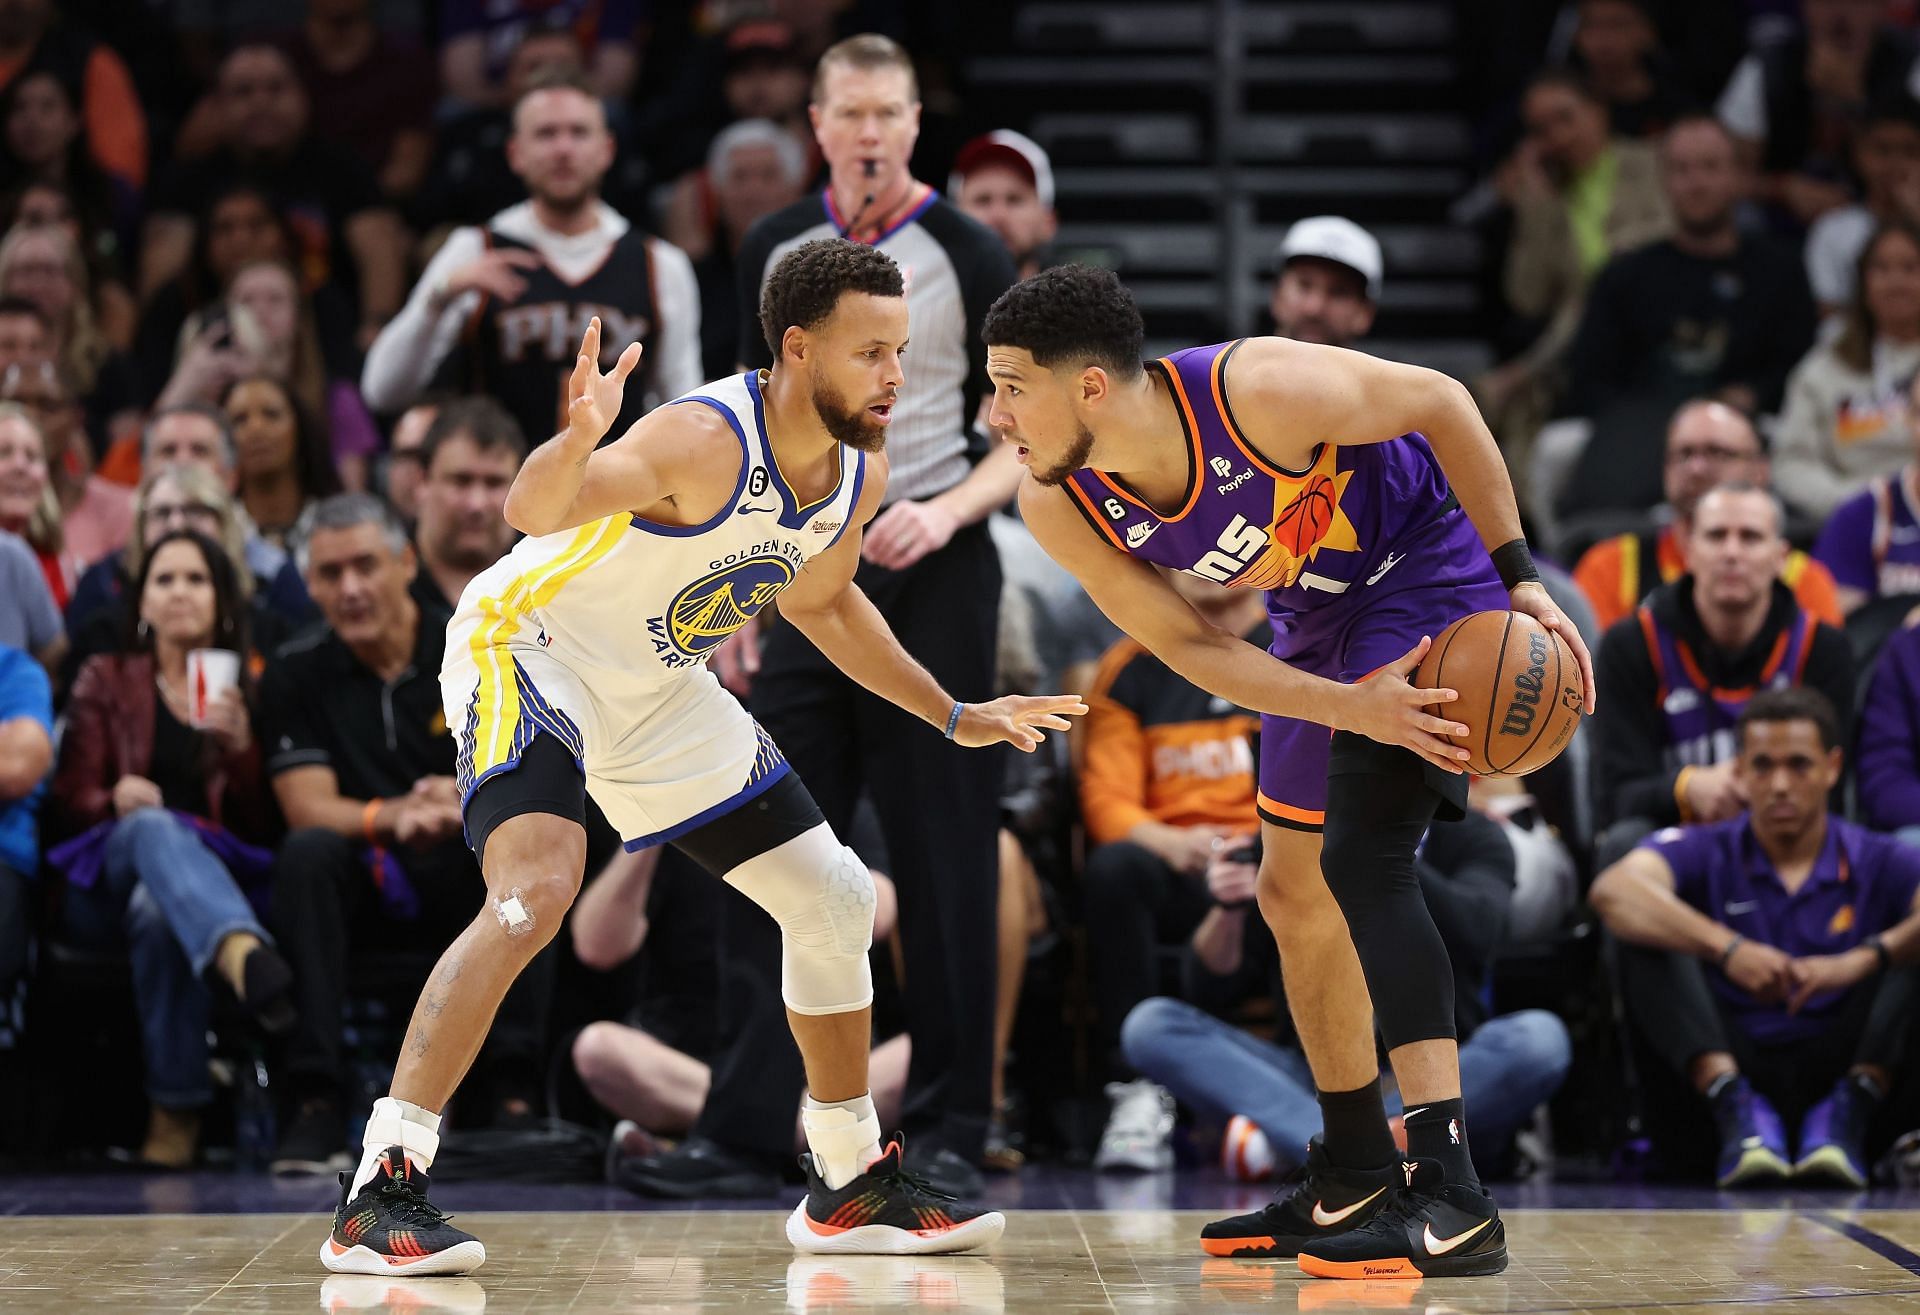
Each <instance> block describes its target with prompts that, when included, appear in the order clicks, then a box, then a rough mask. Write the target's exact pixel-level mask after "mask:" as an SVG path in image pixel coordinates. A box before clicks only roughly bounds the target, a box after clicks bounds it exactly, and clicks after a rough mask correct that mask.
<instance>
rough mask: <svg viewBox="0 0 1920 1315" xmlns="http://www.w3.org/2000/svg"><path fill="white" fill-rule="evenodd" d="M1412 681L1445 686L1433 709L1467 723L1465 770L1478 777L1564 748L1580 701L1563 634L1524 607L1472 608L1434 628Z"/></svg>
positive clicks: (1534, 764) (1526, 767) (1540, 761)
mask: <svg viewBox="0 0 1920 1315" xmlns="http://www.w3.org/2000/svg"><path fill="white" fill-rule="evenodd" d="M1413 683H1414V684H1415V685H1416V686H1418V687H1419V688H1421V689H1453V690H1458V691H1459V692H1460V697H1459V698H1458V699H1457V700H1456V701H1454V702H1453V703H1442V704H1436V705H1434V709H1433V710H1434V712H1436V713H1437V714H1438V715H1440V716H1442V717H1449V718H1451V719H1453V720H1454V721H1457V722H1459V723H1460V724H1462V725H1463V726H1466V727H1468V728H1469V729H1470V730H1471V732H1472V734H1470V735H1468V736H1466V737H1465V739H1461V738H1460V737H1457V736H1445V737H1442V738H1445V739H1449V740H1451V741H1452V742H1453V743H1455V744H1458V745H1460V746H1461V747H1462V748H1464V749H1466V751H1467V755H1468V756H1467V770H1468V771H1471V772H1473V773H1475V774H1476V775H1479V776H1525V775H1526V774H1527V773H1528V772H1537V771H1539V770H1540V769H1541V768H1542V767H1545V766H1546V765H1547V764H1548V763H1550V762H1552V761H1553V760H1554V759H1555V758H1558V757H1559V756H1560V752H1561V750H1563V749H1565V748H1566V747H1567V744H1568V742H1569V741H1570V740H1572V739H1573V730H1574V727H1576V726H1578V725H1579V724H1580V714H1581V712H1582V708H1583V700H1582V693H1581V689H1580V667H1579V664H1578V663H1577V662H1575V661H1574V657H1573V650H1572V649H1570V648H1568V647H1567V641H1566V640H1564V639H1562V638H1560V636H1558V635H1556V634H1554V633H1553V632H1552V631H1551V630H1549V629H1547V628H1546V627H1545V626H1543V625H1541V624H1540V622H1539V621H1537V620H1535V619H1534V618H1533V617H1531V616H1528V615H1527V614H1526V613H1525V612H1475V613H1474V614H1473V615H1471V616H1463V617H1461V618H1460V619H1459V620H1458V621H1455V622H1454V623H1453V624H1452V625H1450V626H1448V627H1447V628H1446V629H1445V630H1443V631H1441V632H1440V633H1439V635H1437V636H1435V638H1434V641H1433V647H1432V648H1430V649H1428V650H1427V656H1426V658H1425V659H1424V660H1423V661H1422V662H1421V663H1420V669H1419V670H1418V671H1416V672H1415V673H1414V676H1413Z"/></svg>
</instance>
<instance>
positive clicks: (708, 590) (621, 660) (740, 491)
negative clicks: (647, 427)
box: [450, 373, 866, 692]
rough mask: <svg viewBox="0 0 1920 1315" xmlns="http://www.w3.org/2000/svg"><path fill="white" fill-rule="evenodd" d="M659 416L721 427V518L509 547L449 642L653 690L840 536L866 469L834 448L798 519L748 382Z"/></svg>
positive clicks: (478, 583) (752, 378) (632, 519)
mask: <svg viewBox="0 0 1920 1315" xmlns="http://www.w3.org/2000/svg"><path fill="white" fill-rule="evenodd" d="M669 405H671V406H709V407H712V408H713V409H714V410H715V411H718V412H719V413H720V414H721V415H722V416H724V417H725V418H726V420H727V423H728V424H729V425H731V426H732V427H733V432H734V434H735V435H736V436H738V438H739V440H740V447H741V457H742V459H741V463H740V477H739V480H738V481H737V482H736V484H735V487H734V490H733V495H732V496H731V497H730V498H728V499H727V502H726V505H725V506H723V507H722V508H721V509H720V511H719V512H718V513H717V514H716V515H715V516H714V517H713V518H712V519H711V520H709V521H707V522H705V523H704V524H701V525H686V526H681V525H662V524H657V523H655V522H653V521H648V520H643V519H642V518H641V517H639V516H635V515H631V514H628V513H626V512H622V513H620V514H619V515H617V516H609V517H607V518H605V519H603V520H598V521H594V522H592V523H590V524H587V525H582V526H580V527H578V528H577V529H572V530H564V531H561V532H560V533H557V534H543V535H539V536H537V537H530V538H527V539H523V540H521V541H520V543H518V544H517V545H515V547H514V548H513V550H512V551H511V552H509V553H508V554H507V555H506V556H505V557H503V558H501V559H500V560H499V561H498V562H497V563H495V564H494V565H493V566H491V567H489V568H488V569H487V570H485V571H483V572H482V573H481V574H480V575H478V576H476V577H475V578H474V580H473V582H472V583H471V584H469V585H468V586H467V589H466V592H465V593H464V594H463V595H462V596H461V599H460V606H459V608H458V609H457V611H456V613H455V616H454V619H453V624H452V626H451V627H450V633H451V634H453V635H458V636H459V637H460V638H461V639H463V640H464V641H465V642H466V643H467V644H468V645H469V646H470V647H471V648H472V649H473V650H474V653H473V655H474V657H475V658H480V657H481V656H482V654H483V651H484V650H485V649H487V648H495V647H500V646H508V647H520V646H524V645H528V644H532V645H537V646H538V647H539V648H540V649H542V650H543V651H544V652H545V654H546V656H548V657H550V658H552V659H553V660H556V661H558V662H561V663H563V664H565V665H566V666H568V667H571V668H573V669H574V670H575V671H576V672H578V673H580V674H581V675H582V676H585V677H587V678H589V680H590V679H591V677H592V675H593V673H594V672H595V671H596V670H597V671H604V672H607V673H609V674H610V675H612V674H614V673H617V674H618V677H619V679H617V680H615V681H613V682H611V684H613V686H614V687H615V688H631V687H632V684H633V683H634V682H635V681H636V680H637V681H638V683H640V684H658V683H662V682H665V681H667V680H669V679H670V678H671V677H672V676H673V675H674V674H675V673H681V672H686V671H688V670H690V669H692V668H696V667H699V666H701V665H702V664H703V663H704V662H705V661H706V658H707V655H708V654H709V653H711V652H712V651H713V650H714V648H715V647H717V646H718V645H719V643H720V642H721V641H722V640H723V639H725V638H726V637H727V636H728V635H731V634H732V633H733V632H734V631H736V630H738V629H739V628H740V627H741V626H743V625H745V624H746V623H747V622H748V621H749V620H750V619H752V617H753V616H754V615H755V614H757V613H758V612H759V611H760V610H761V609H762V608H764V607H765V606H766V605H767V604H768V603H770V602H772V601H773V599H774V597H775V596H776V595H778V594H779V592H780V591H781V590H782V589H784V588H786V586H787V585H789V584H791V583H792V582H793V578H794V576H795V575H796V574H797V573H798V572H799V571H800V569H801V567H803V566H805V565H806V563H807V561H808V560H809V559H811V558H813V557H816V556H818V555H819V554H820V553H823V552H825V551H826V550H827V549H828V548H831V547H832V546H833V545H834V544H835V543H836V542H838V541H839V538H840V536H841V535H842V534H844V533H846V529H847V522H848V521H849V520H851V519H852V517H853V509H854V507H855V505H856V504H858V502H859V500H860V488H861V484H862V482H863V481H864V479H865V476H866V455H865V454H864V453H862V452H858V451H855V450H854V449H852V448H847V447H842V448H841V449H840V450H839V458H840V478H839V481H838V482H837V483H836V484H835V485H834V487H833V490H832V492H830V493H828V494H827V496H826V497H824V498H822V499H820V500H819V501H817V502H813V503H809V504H807V505H805V506H802V505H801V504H800V502H799V500H798V499H797V498H796V497H795V496H794V493H793V490H792V489H791V488H790V487H788V485H787V482H786V480H785V478H784V477H783V476H782V475H781V473H780V467H779V464H778V463H777V462H776V461H775V459H774V456H773V451H772V447H771V445H770V444H769V442H768V441H767V428H766V409H765V405H764V403H763V401H762V399H761V395H760V377H759V375H758V374H757V373H747V374H740V375H735V376H733V377H731V378H727V379H722V380H719V381H717V382H714V383H711V384H707V385H705V386H704V387H702V388H700V389H698V390H696V391H694V392H692V393H688V394H687V395H686V396H684V397H680V398H677V399H675V400H674V401H673V402H671V403H669ZM463 632H464V633H463ZM609 692H611V691H609Z"/></svg>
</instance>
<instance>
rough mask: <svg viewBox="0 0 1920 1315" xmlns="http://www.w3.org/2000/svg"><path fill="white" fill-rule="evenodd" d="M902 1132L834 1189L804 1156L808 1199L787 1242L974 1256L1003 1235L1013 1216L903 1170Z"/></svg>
mask: <svg viewBox="0 0 1920 1315" xmlns="http://www.w3.org/2000/svg"><path fill="white" fill-rule="evenodd" d="M901 1156H902V1145H901V1138H900V1137H899V1135H898V1134H896V1135H895V1136H894V1139H893V1140H892V1141H891V1142H890V1143H888V1145H887V1149H886V1152H885V1153H884V1154H883V1155H881V1157H880V1158H879V1159H877V1160H875V1161H874V1162H873V1163H872V1164H870V1165H868V1166H867V1170H866V1172H865V1173H863V1174H861V1175H860V1176H859V1177H857V1178H855V1179H854V1180H853V1181H852V1182H850V1183H848V1184H847V1185H846V1186H845V1187H842V1188H840V1189H839V1190H838V1191H834V1190H833V1189H831V1188H829V1187H828V1186H827V1184H826V1182H825V1181H824V1180H823V1179H822V1178H821V1177H820V1173H819V1171H818V1170H817V1169H816V1168H815V1167H814V1163H813V1156H812V1155H810V1154H809V1155H802V1156H801V1157H800V1167H801V1168H802V1169H804V1170H805V1171H806V1175H807V1199H806V1200H804V1201H802V1202H801V1203H800V1204H799V1205H797V1206H795V1207H794V1211H793V1214H792V1215H790V1216H789V1217H788V1218H787V1240H788V1241H789V1242H791V1243H793V1245H794V1247H795V1248H796V1249H798V1250H800V1251H811V1252H819V1253H826V1252H838V1253H843V1254H844V1253H859V1254H865V1255H881V1256H930V1255H940V1254H944V1253H946V1252H950V1251H971V1250H973V1249H974V1248H975V1247H983V1246H986V1245H987V1244H988V1243H990V1242H992V1241H994V1240H995V1239H996V1238H998V1237H999V1236H1000V1234H1001V1233H1002V1232H1003V1231H1005V1229H1006V1226H1007V1217H1006V1216H1005V1215H1003V1214H1001V1213H1000V1212H999V1211H997V1210H981V1209H977V1208H975V1207H973V1206H970V1205H962V1204H960V1202H959V1201H958V1200H957V1199H956V1198H954V1197H951V1196H948V1195H947V1194H946V1193H945V1192H940V1191H936V1190H935V1189H934V1188H933V1186H932V1185H931V1184H929V1183H928V1182H927V1180H926V1179H924V1178H922V1177H920V1176H919V1175H918V1174H914V1173H910V1172H908V1171H907V1170H906V1169H904V1168H902V1167H901Z"/></svg>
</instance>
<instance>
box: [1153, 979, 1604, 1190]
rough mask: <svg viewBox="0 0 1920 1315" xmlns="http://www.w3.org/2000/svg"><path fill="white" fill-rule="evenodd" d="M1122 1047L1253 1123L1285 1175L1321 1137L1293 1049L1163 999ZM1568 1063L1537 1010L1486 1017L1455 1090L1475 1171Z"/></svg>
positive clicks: (1162, 1075) (1557, 1032) (1551, 1021)
mask: <svg viewBox="0 0 1920 1315" xmlns="http://www.w3.org/2000/svg"><path fill="white" fill-rule="evenodd" d="M1120 1044H1121V1046H1122V1048H1123V1049H1125V1051H1126V1055H1127V1062H1128V1063H1129V1064H1131V1065H1132V1066H1133V1069H1134V1071H1135V1072H1137V1073H1139V1074H1140V1075H1141V1076H1142V1077H1146V1078H1151V1079H1153V1080H1154V1081H1155V1082H1158V1083H1159V1084H1160V1085H1161V1086H1163V1087H1165V1088H1166V1089H1167V1090H1169V1091H1171V1092H1172V1093H1173V1094H1174V1095H1175V1096H1176V1097H1178V1098H1179V1099H1180V1100H1181V1101H1182V1102H1183V1103H1185V1104H1186V1105H1187V1106H1189V1107H1190V1108H1192V1109H1194V1110H1197V1111H1199V1112H1200V1113H1202V1114H1207V1115H1212V1116H1213V1117H1215V1118H1221V1119H1224V1118H1229V1117H1231V1116H1232V1115H1235V1114H1244V1115H1246V1116H1247V1117H1248V1118H1250V1119H1252V1120H1253V1121H1254V1122H1255V1123H1256V1124H1258V1125H1259V1126H1260V1130H1261V1131H1262V1132H1264V1133H1266V1134H1267V1140H1268V1141H1269V1142H1270V1143H1272V1146H1273V1153H1274V1158H1275V1159H1276V1160H1277V1161H1278V1162H1279V1164H1280V1166H1281V1167H1283V1168H1293V1167H1296V1166H1297V1165H1299V1164H1300V1163H1301V1161H1302V1160H1303V1159H1304V1158H1305V1153H1306V1146H1307V1141H1308V1139H1309V1138H1311V1137H1312V1136H1314V1135H1315V1134H1316V1133H1318V1132H1319V1131H1320V1102H1319V1101H1318V1099H1316V1097H1315V1094H1314V1085H1313V1073H1312V1071H1311V1070H1310V1069H1309V1068H1308V1067H1307V1059H1306V1056H1305V1055H1303V1054H1301V1053H1300V1052H1299V1051H1298V1050H1294V1049H1290V1048H1287V1047H1284V1046H1276V1045H1274V1044H1273V1043H1272V1042H1271V1041H1263V1040H1261V1039H1260V1038H1259V1037H1256V1036H1250V1035H1248V1034H1247V1033H1245V1032H1243V1031H1241V1030H1240V1029H1239V1028H1237V1027H1233V1026H1231V1025H1230V1024H1227V1023H1223V1022H1221V1021H1220V1020H1219V1019H1217V1018H1215V1017H1214V1016H1213V1015H1212V1014H1209V1013H1207V1012H1205V1011H1204V1010H1201V1009H1196V1008H1194V1007H1193V1006H1192V1005H1190V1004H1186V1003H1185V1002H1183V1001H1180V1000H1171V999H1168V998H1167V997H1165V996H1156V997H1154V998H1153V999H1151V1000H1145V1001H1142V1002H1141V1003H1140V1005H1138V1006H1137V1007H1136V1008H1135V1009H1134V1011H1133V1012H1132V1013H1130V1014H1128V1015H1127V1021H1126V1024H1125V1026H1124V1027H1122V1028H1121V1030H1120ZM1572 1062H1573V1042H1572V1040H1571V1039H1570V1038H1569V1037H1568V1035H1567V1027H1566V1024H1564V1023H1562V1022H1561V1021H1560V1019H1559V1017H1558V1016H1556V1015H1554V1014H1552V1013H1549V1012H1548V1011H1546V1010H1544V1009H1522V1010H1519V1011H1517V1012H1515V1013H1511V1014H1502V1015H1501V1016H1500V1017H1498V1018H1491V1019H1488V1020H1487V1021H1486V1022H1485V1023H1482V1024H1481V1025H1480V1027H1479V1028H1478V1030H1476V1031H1475V1032H1474V1034H1473V1035H1472V1036H1471V1037H1469V1038H1468V1039H1467V1042H1466V1044H1465V1045H1463V1046H1461V1047H1460V1089H1461V1095H1462V1096H1463V1098H1464V1099H1465V1101H1466V1106H1467V1120H1468V1127H1469V1129H1470V1130H1471V1132H1472V1137H1471V1139H1470V1140H1471V1141H1472V1143H1473V1147H1474V1159H1475V1161H1476V1162H1477V1163H1478V1164H1481V1165H1491V1164H1493V1163H1495V1162H1497V1161H1498V1160H1500V1159H1501V1158H1502V1157H1503V1156H1504V1154H1505V1152H1506V1150H1507V1147H1508V1146H1509V1144H1510V1143H1511V1142H1512V1141H1513V1134H1514V1133H1515V1132H1517V1131H1519V1129H1520V1126H1521V1125H1522V1124H1524V1123H1525V1122H1526V1121H1527V1118H1528V1116H1529V1115H1531V1114H1532V1113H1533V1111H1534V1108H1535V1107H1536V1106H1538V1105H1539V1104H1540V1103H1541V1102H1542V1101H1544V1100H1546V1099H1547V1098H1548V1097H1550V1096H1552V1095H1553V1093H1554V1092H1556V1091H1558V1090H1559V1089H1560V1083H1561V1081H1562V1080H1563V1079H1565V1077H1566V1076H1567V1066H1568V1065H1569V1064H1571V1063H1572ZM1399 1112H1400V1101H1399V1098H1398V1097H1397V1096H1393V1097H1389V1099H1388V1101H1387V1113H1388V1114H1398V1113H1399Z"/></svg>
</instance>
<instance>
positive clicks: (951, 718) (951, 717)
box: [947, 703, 967, 740]
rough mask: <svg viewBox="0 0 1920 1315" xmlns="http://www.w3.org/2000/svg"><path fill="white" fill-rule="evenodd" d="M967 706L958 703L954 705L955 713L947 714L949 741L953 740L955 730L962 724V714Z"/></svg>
mask: <svg viewBox="0 0 1920 1315" xmlns="http://www.w3.org/2000/svg"><path fill="white" fill-rule="evenodd" d="M966 706H967V705H966V704H964V703H956V704H954V705H953V711H952V712H950V713H948V714H947V738H948V739H949V740H951V739H952V738H953V731H954V728H955V727H956V726H958V725H959V724H960V713H961V711H962V710H963V709H964V708H965V707H966Z"/></svg>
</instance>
